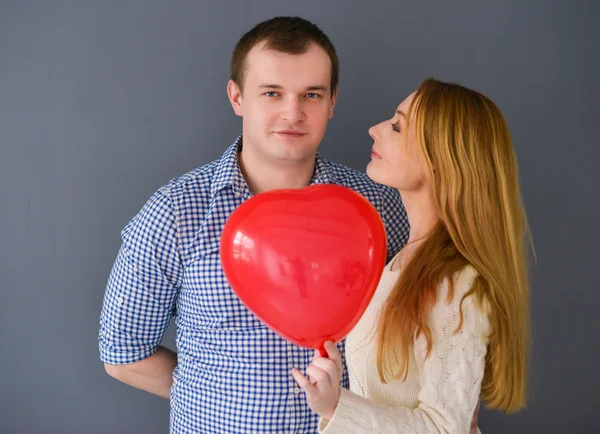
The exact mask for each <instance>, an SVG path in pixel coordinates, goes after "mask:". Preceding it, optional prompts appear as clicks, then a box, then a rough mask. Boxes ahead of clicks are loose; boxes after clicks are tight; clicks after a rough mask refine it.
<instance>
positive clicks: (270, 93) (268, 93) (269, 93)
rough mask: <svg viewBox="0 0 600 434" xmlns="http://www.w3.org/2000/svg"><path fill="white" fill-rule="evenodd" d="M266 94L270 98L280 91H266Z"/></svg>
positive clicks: (277, 94)
mask: <svg viewBox="0 0 600 434" xmlns="http://www.w3.org/2000/svg"><path fill="white" fill-rule="evenodd" d="M265 95H266V96H268V97H269V98H274V97H276V96H279V93H278V92H266V93H265Z"/></svg>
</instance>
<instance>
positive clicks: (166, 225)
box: [98, 188, 183, 398]
mask: <svg viewBox="0 0 600 434" xmlns="http://www.w3.org/2000/svg"><path fill="white" fill-rule="evenodd" d="M176 230H177V229H176V221H175V213H174V212H173V209H172V206H171V201H170V197H169V191H168V190H167V189H165V188H163V189H161V190H159V191H158V192H157V193H155V194H154V195H153V196H152V198H150V200H149V201H148V202H147V203H146V205H145V206H144V207H143V208H142V210H141V211H140V212H139V213H138V215H137V216H136V217H135V218H134V219H133V220H132V221H131V222H130V223H129V224H128V225H127V226H126V227H125V229H124V230H123V231H122V232H121V236H122V238H123V244H122V245H121V249H120V250H119V254H118V256H117V259H116V260H115V263H114V265H113V269H112V271H111V275H110V277H109V280H108V284H107V287H106V291H105V293H104V302H103V306H102V312H101V314H100V332H99V336H98V340H99V347H100V358H101V360H102V362H104V366H105V370H106V372H107V373H108V374H109V375H110V376H112V377H113V378H116V379H117V380H119V381H121V382H123V383H125V384H128V385H130V386H133V387H136V388H138V389H142V390H145V391H147V392H150V393H153V394H155V395H158V396H161V397H164V398H169V394H170V389H171V385H172V384H173V379H172V378H173V371H174V369H175V366H176V365H177V355H176V354H175V353H174V352H172V351H171V350H169V349H167V348H164V347H161V346H160V345H159V344H160V342H161V341H162V338H163V336H164V333H165V331H166V329H167V327H168V325H169V322H170V320H171V317H172V315H173V313H174V312H175V301H176V298H177V294H178V290H179V289H178V288H179V287H180V284H181V279H182V275H183V265H182V263H181V260H180V256H179V252H178V249H177V245H176Z"/></svg>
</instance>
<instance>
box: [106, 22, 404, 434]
mask: <svg viewBox="0 0 600 434" xmlns="http://www.w3.org/2000/svg"><path fill="white" fill-rule="evenodd" d="M337 83H338V59H337V55H336V53H335V49H334V47H333V45H332V44H331V42H330V41H329V39H328V38H327V36H326V35H325V34H323V32H322V31H321V30H319V29H318V28H317V27H316V26H315V25H313V24H311V23H309V22H308V21H306V20H303V19H301V18H293V17H277V18H273V19H271V20H268V21H265V22H262V23H260V24H258V25H256V26H255V27H254V28H253V29H252V30H250V31H249V32H248V33H246V34H245V35H244V36H243V37H242V38H241V39H240V41H239V42H238V44H237V46H236V48H235V51H234V54H233V58H232V64H231V80H230V81H229V83H228V86H227V93H228V95H229V100H230V101H231V105H232V106H233V110H234V112H235V113H236V114H237V115H238V116H241V117H242V118H243V125H242V135H241V136H240V137H238V138H237V140H236V141H235V143H234V144H233V145H231V146H230V147H229V148H228V149H227V150H226V151H225V153H224V154H223V156H222V157H221V158H220V159H219V160H217V161H215V162H213V163H210V164H208V165H206V166H203V167H200V168H199V169H196V170H194V171H192V172H190V173H187V174H185V175H183V176H182V177H179V178H176V179H174V180H172V181H171V182H169V183H168V184H167V185H165V186H164V187H162V188H161V189H159V190H158V191H157V192H156V193H155V194H154V195H153V196H152V197H151V198H150V200H149V201H148V202H147V203H146V205H145V206H144V207H143V209H142V210H141V211H140V213H139V214H138V215H137V216H136V217H135V218H134V219H133V220H132V221H131V222H129V224H128V225H127V226H126V227H125V228H124V229H123V231H122V233H121V235H122V238H123V244H122V246H121V250H120V252H119V255H118V257H117V259H116V261H115V264H114V266H113V270H112V273H111V276H110V278H109V282H108V285H107V288H106V294H105V298H104V305H103V309H102V313H101V317H100V337H99V341H100V353H101V359H102V361H103V362H104V363H105V367H106V371H107V372H108V373H109V374H110V375H111V376H113V377H115V378H117V379H118V380H120V381H122V382H124V383H126V384H129V385H131V386H134V387H137V388H140V389H143V390H146V391H148V392H150V393H154V394H156V395H159V396H162V397H164V398H170V400H171V424H170V426H171V432H173V433H215V434H217V433H218V434H223V433H236V434H239V433H278V434H282V433H288V432H289V433H292V432H293V433H313V432H315V431H316V426H317V416H316V415H315V414H313V413H311V411H310V409H309V408H308V406H307V405H306V400H305V397H304V395H303V394H301V393H300V390H299V389H298V388H297V387H296V385H295V383H294V380H293V378H292V375H291V370H292V368H294V367H297V368H300V369H302V370H303V369H304V368H305V367H306V366H308V364H309V363H310V359H311V357H312V353H313V352H312V351H311V350H307V349H304V348H300V347H297V346H295V345H293V344H290V343H289V342H287V341H285V340H283V339H282V338H280V337H279V336H278V335H276V334H275V333H273V332H272V331H271V330H270V329H268V328H266V327H265V326H264V325H263V324H262V323H261V322H260V321H259V320H258V319H257V318H256V317H254V315H253V314H252V313H250V312H249V311H248V310H247V309H246V307H245V306H244V305H243V304H242V302H241V301H240V300H239V299H238V298H237V297H236V295H235V293H234V292H233V291H232V289H231V288H230V286H229V284H228V283H227V280H226V278H225V276H224V274H223V271H222V268H221V262H220V257H219V240H220V234H221V231H222V229H223V226H224V224H225V222H226V221H227V218H228V217H229V215H230V214H231V213H232V212H233V211H234V209H235V208H236V207H237V206H239V205H240V204H241V203H242V202H243V201H245V200H246V199H248V198H250V197H251V196H252V195H253V194H257V193H260V192H264V191H267V190H271V189H276V188H301V187H305V186H307V185H310V184H326V183H333V184H339V185H343V186H347V187H350V188H353V189H354V190H356V191H358V192H359V193H361V194H363V195H364V196H365V197H367V198H368V199H369V200H370V201H371V203H373V205H374V206H375V207H376V208H377V209H378V210H379V212H380V214H381V216H382V218H383V219H384V222H385V226H386V231H387V235H388V247H389V251H388V259H389V258H391V257H392V256H393V255H395V253H396V252H397V251H398V250H399V249H400V247H401V246H402V245H403V244H404V242H405V241H406V238H407V235H408V225H407V220H406V216H405V214H404V212H403V207H402V205H401V202H400V199H399V196H398V193H397V192H395V191H393V190H391V189H388V188H385V187H383V186H380V185H378V184H375V183H373V182H372V181H370V180H369V179H368V178H367V177H366V175H363V174H361V173H359V172H356V171H354V170H351V169H348V168H346V167H343V166H341V165H338V164H335V163H332V162H329V161H327V160H325V159H324V158H322V157H321V156H319V155H318V154H317V148H318V146H319V144H320V142H321V140H322V138H323V136H324V134H325V130H326V127H327V123H328V121H329V119H331V118H332V116H333V109H334V107H335V102H336V97H337ZM340 253H341V252H340ZM171 318H173V319H174V321H175V324H176V328H177V353H176V354H175V353H173V352H172V351H170V350H168V349H166V348H164V347H162V346H159V343H160V342H161V339H162V337H163V334H164V332H165V330H166V328H167V325H168V324H169V321H170V320H171ZM340 349H341V350H342V351H343V346H342V345H340ZM343 386H345V387H347V386H348V380H347V376H346V377H345V378H344V380H343Z"/></svg>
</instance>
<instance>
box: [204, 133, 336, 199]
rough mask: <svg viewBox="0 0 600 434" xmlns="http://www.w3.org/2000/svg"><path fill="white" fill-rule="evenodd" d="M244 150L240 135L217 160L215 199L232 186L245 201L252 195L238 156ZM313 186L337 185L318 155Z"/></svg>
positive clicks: (213, 184) (234, 191) (325, 161)
mask: <svg viewBox="0 0 600 434" xmlns="http://www.w3.org/2000/svg"><path fill="white" fill-rule="evenodd" d="M241 150H242V136H241V135H240V136H239V137H238V138H237V139H236V140H235V142H233V144H232V145H231V146H229V147H228V148H227V149H226V150H225V152H224V153H223V155H222V156H221V158H220V159H219V160H217V166H216V168H215V172H214V175H213V179H212V183H211V190H210V192H211V194H212V196H213V197H214V196H215V195H216V194H217V193H218V192H219V191H221V190H222V189H223V188H225V187H228V186H231V188H232V190H233V193H234V194H235V195H236V196H238V197H242V198H244V199H247V198H249V197H250V196H251V195H252V194H251V193H250V189H249V188H248V184H247V183H246V180H245V179H244V176H243V175H242V171H241V169H240V164H239V161H238V156H239V153H240V151H241ZM310 184H311V185H316V184H335V177H334V174H333V173H332V171H331V170H330V168H329V165H328V164H327V160H325V158H323V157H321V156H320V155H319V154H318V153H317V156H316V159H315V173H314V175H313V178H312V181H311V183H310Z"/></svg>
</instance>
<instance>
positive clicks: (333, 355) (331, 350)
mask: <svg viewBox="0 0 600 434" xmlns="http://www.w3.org/2000/svg"><path fill="white" fill-rule="evenodd" d="M324 346H325V350H327V355H328V356H329V358H330V359H331V360H333V362H334V363H335V365H336V366H337V367H338V369H339V371H340V372H343V371H344V364H343V363H342V354H341V353H340V350H339V349H338V347H337V345H336V344H335V343H334V342H333V341H327V342H325V345H324Z"/></svg>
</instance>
